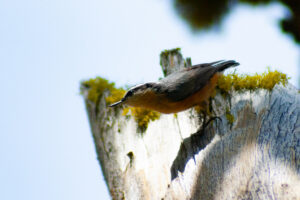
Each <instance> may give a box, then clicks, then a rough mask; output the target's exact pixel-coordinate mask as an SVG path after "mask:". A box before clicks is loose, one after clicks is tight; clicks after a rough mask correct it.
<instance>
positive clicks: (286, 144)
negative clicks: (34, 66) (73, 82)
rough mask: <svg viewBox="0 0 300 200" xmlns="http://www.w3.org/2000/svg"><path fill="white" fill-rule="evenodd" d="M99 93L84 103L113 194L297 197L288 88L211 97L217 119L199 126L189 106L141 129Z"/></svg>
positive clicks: (293, 101) (296, 142)
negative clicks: (97, 97) (230, 117)
mask: <svg viewBox="0 0 300 200" xmlns="http://www.w3.org/2000/svg"><path fill="white" fill-rule="evenodd" d="M177 58H178V57H177ZM178 59H179V60H177V61H176V62H177V63H184V62H183V61H182V60H180V59H182V56H181V58H178ZM82 91H83V94H84V96H85V97H86V93H87V92H88V90H87V89H86V88H82ZM105 96H106V94H105V93H104V94H103V96H102V97H101V100H100V101H99V105H98V106H96V105H95V104H93V103H92V102H90V101H88V100H87V98H86V99H85V102H86V108H87V112H88V116H89V120H90V125H91V130H92V134H93V137H94V141H95V146H96V151H97V155H98V159H99V162H100V164H101V169H102V172H103V174H104V177H105V180H106V183H107V186H108V188H109V190H110V193H111V196H112V198H113V199H180V200H181V199H300V96H299V94H298V91H297V90H296V89H295V88H294V87H293V86H291V85H288V86H287V87H283V86H281V85H277V86H275V88H274V89H273V91H272V92H269V91H266V90H258V91H256V92H252V93H250V92H246V93H243V94H239V93H233V94H232V97H231V98H230V99H229V98H227V99H224V98H223V97H222V96H221V95H217V96H216V97H215V99H214V101H213V108H214V111H215V114H216V115H217V116H220V118H221V120H215V121H213V122H212V123H211V124H210V125H209V126H208V127H207V128H206V129H205V131H204V132H203V131H202V129H201V118H200V117H199V115H198V114H197V112H196V111H195V110H194V109H190V110H187V111H185V112H181V113H178V115H177V116H174V115H173V114H169V115H162V116H161V118H160V119H159V120H157V121H154V122H151V123H150V124H149V126H148V129H147V130H146V132H145V133H144V134H142V135H141V134H139V133H138V132H137V125H136V122H135V121H134V119H133V118H129V119H128V118H126V117H125V116H123V115H121V109H118V108H117V109H111V108H107V105H106V103H105ZM228 107H230V111H231V113H232V114H233V116H234V118H235V121H234V122H233V124H230V123H229V122H228V120H227V118H226V108H227V109H228ZM181 136H182V137H183V138H184V139H183V140H182V138H181Z"/></svg>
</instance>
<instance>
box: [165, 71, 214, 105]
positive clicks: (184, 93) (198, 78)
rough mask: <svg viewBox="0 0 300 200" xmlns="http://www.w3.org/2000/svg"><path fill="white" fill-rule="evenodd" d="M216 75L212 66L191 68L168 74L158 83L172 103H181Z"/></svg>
mask: <svg viewBox="0 0 300 200" xmlns="http://www.w3.org/2000/svg"><path fill="white" fill-rule="evenodd" d="M215 73H216V68H215V67H212V66H206V67H195V66H193V67H191V68H187V69H184V70H182V71H179V72H175V73H173V74H170V75H169V76H167V77H166V78H164V79H162V80H161V81H160V82H161V84H160V85H162V86H163V87H162V88H163V90H164V91H162V92H163V93H164V94H166V95H167V97H168V98H169V99H170V100H172V101H181V100H183V99H185V98H187V97H189V96H190V95H192V94H194V93H196V92H197V91H199V90H200V89H202V88H203V87H204V86H205V85H206V84H207V83H208V81H209V80H210V78H211V77H212V76H213V75H214V74H215Z"/></svg>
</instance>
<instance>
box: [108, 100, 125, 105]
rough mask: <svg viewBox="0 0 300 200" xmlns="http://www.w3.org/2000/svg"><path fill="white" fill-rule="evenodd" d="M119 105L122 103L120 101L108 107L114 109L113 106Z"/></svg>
mask: <svg viewBox="0 0 300 200" xmlns="http://www.w3.org/2000/svg"><path fill="white" fill-rule="evenodd" d="M121 103H123V101H122V100H121V101H118V102H116V103H113V104H111V105H109V107H115V106H117V105H119V104H121Z"/></svg>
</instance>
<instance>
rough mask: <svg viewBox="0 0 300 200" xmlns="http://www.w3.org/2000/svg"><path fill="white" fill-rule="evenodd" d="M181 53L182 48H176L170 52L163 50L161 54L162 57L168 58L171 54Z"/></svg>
mask: <svg viewBox="0 0 300 200" xmlns="http://www.w3.org/2000/svg"><path fill="white" fill-rule="evenodd" d="M180 51H181V48H174V49H169V50H167V49H166V50H163V51H162V52H161V53H160V56H166V57H167V56H168V55H170V54H178V53H180Z"/></svg>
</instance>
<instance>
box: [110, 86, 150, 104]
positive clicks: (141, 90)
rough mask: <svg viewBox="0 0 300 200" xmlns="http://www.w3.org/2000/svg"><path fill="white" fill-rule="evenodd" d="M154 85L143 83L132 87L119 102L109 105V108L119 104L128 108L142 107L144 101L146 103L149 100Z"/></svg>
mask: <svg viewBox="0 0 300 200" xmlns="http://www.w3.org/2000/svg"><path fill="white" fill-rule="evenodd" d="M154 85H155V83H145V84H141V85H137V86H134V87H132V88H130V89H129V90H128V91H127V92H126V94H125V95H124V97H123V98H122V99H121V100H120V101H118V102H116V103H114V104H111V105H109V107H114V106H117V105H119V104H127V105H129V106H137V107H138V106H142V105H143V104H144V103H145V101H148V100H149V98H151V97H150V96H152V95H151V94H153V93H154Z"/></svg>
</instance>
